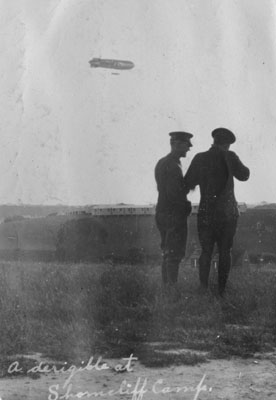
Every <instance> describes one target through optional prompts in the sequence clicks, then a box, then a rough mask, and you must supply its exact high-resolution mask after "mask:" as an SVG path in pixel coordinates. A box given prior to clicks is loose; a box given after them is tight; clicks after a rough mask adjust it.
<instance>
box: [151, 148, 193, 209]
mask: <svg viewBox="0 0 276 400" xmlns="http://www.w3.org/2000/svg"><path fill="white" fill-rule="evenodd" d="M155 180H156V183H157V190H158V201H157V206H156V213H167V214H172V213H173V214H180V215H189V214H190V212H191V203H190V202H189V201H187V191H186V188H185V186H184V181H183V173H182V168H181V163H180V160H179V158H177V157H175V156H174V155H173V154H172V153H170V154H168V155H167V156H166V157H163V158H161V160H159V161H158V163H157V164H156V167H155Z"/></svg>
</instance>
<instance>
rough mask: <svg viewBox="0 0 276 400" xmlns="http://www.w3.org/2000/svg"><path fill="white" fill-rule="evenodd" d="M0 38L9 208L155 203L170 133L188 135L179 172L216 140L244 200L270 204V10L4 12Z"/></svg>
mask: <svg viewBox="0 0 276 400" xmlns="http://www.w3.org/2000/svg"><path fill="white" fill-rule="evenodd" d="M0 24H1V36H0V50H1V54H2V57H1V60H2V61H1V63H0V81H1V91H0V102H1V108H0V112H1V135H0V152H1V155H0V168H1V169H0V171H1V175H2V178H1V185H0V203H1V204H3V203H15V204H18V203H31V204H38V203H39V204H57V203H62V204H72V205H82V204H94V203H118V202H124V203H135V204H145V203H154V202H155V201H156V196H157V193H156V186H155V182H154V176H153V169H154V166H155V164H156V162H157V160H158V159H159V158H161V157H162V156H164V155H165V154H167V153H168V152H169V137H168V132H169V131H172V130H179V129H182V130H187V131H190V132H192V133H193V134H194V140H193V144H194V146H193V148H192V150H191V151H190V152H189V153H188V156H187V158H186V159H183V161H182V165H183V170H184V171H185V169H186V168H187V166H188V165H189V163H190V161H191V159H192V157H193V156H194V155H195V154H196V153H197V152H199V151H204V150H207V149H208V148H209V146H210V144H211V131H212V130H213V129H214V128H217V127H219V126H224V127H227V128H229V129H231V130H233V131H234V132H235V134H236V136H237V142H236V143H235V144H234V145H233V146H232V150H234V151H236V152H237V154H238V155H239V156H240V158H241V160H242V161H243V162H244V163H245V164H246V165H247V166H248V167H249V168H250V170H251V178H250V180H249V181H248V182H246V183H239V182H237V183H236V197H237V200H238V201H245V202H247V203H256V202H260V201H263V200H265V201H268V202H276V179H275V175H276V172H275V171H276V156H275V155H276V129H275V128H276V124H275V122H276V121H275V118H276V96H275V93H276V73H275V71H276V65H275V63H276V43H275V40H276V39H275V38H276V3H275V1H273V0H116V1H115V0H47V1H45V0H25V1H24V0H12V1H10V2H7V1H5V0H2V1H0ZM94 57H100V58H107V59H119V60H128V61H132V62H133V63H134V64H135V67H134V68H133V69H130V70H112V69H104V68H91V67H90V65H89V63H88V61H89V60H91V59H92V58H94ZM190 198H191V199H192V200H193V201H197V200H198V192H196V193H194V194H192V195H191V196H190Z"/></svg>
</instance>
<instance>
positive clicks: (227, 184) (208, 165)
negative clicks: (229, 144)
mask: <svg viewBox="0 0 276 400" xmlns="http://www.w3.org/2000/svg"><path fill="white" fill-rule="evenodd" d="M234 177H235V178H236V179H238V180H240V181H246V180H247V179H248V178H249V169H248V168H247V167H246V166H245V165H243V163H242V162H241V161H240V159H239V157H238V156H237V155H236V153H234V152H233V151H225V150H222V149H221V148H219V147H218V146H212V147H211V148H210V149H209V150H208V151H205V152H204V153H198V154H196V156H195V157H194V158H193V160H192V162H191V165H190V167H189V168H188V171H187V173H186V175H185V177H184V182H185V186H186V188H187V190H190V189H194V188H195V187H196V186H197V185H199V187H200V195H201V198H200V204H199V213H198V216H199V218H200V219H201V220H202V221H203V222H204V221H205V222H206V223H209V222H210V221H211V220H212V219H214V218H215V219H219V220H229V219H235V218H237V217H238V215H239V213H238V207H237V201H236V199H235V194H234Z"/></svg>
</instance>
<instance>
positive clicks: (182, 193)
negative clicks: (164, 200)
mask: <svg viewBox="0 0 276 400" xmlns="http://www.w3.org/2000/svg"><path fill="white" fill-rule="evenodd" d="M166 193H167V197H168V200H169V201H170V202H171V203H172V204H174V205H175V206H176V207H181V208H182V207H183V205H184V203H185V201H187V191H186V188H185V187H184V185H183V174H182V171H181V168H180V166H177V165H173V166H169V167H168V169H167V179H166Z"/></svg>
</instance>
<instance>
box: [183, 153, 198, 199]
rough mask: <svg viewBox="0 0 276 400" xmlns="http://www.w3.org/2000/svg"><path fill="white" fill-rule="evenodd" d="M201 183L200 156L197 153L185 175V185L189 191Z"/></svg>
mask: <svg viewBox="0 0 276 400" xmlns="http://www.w3.org/2000/svg"><path fill="white" fill-rule="evenodd" d="M197 185H199V157H198V155H196V156H195V157H194V158H193V159H192V162H191V164H190V166H189V168H188V170H187V172H186V174H185V176H184V186H185V187H186V190H187V192H188V191H190V190H193V189H194V188H195V187H196V186H197Z"/></svg>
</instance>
